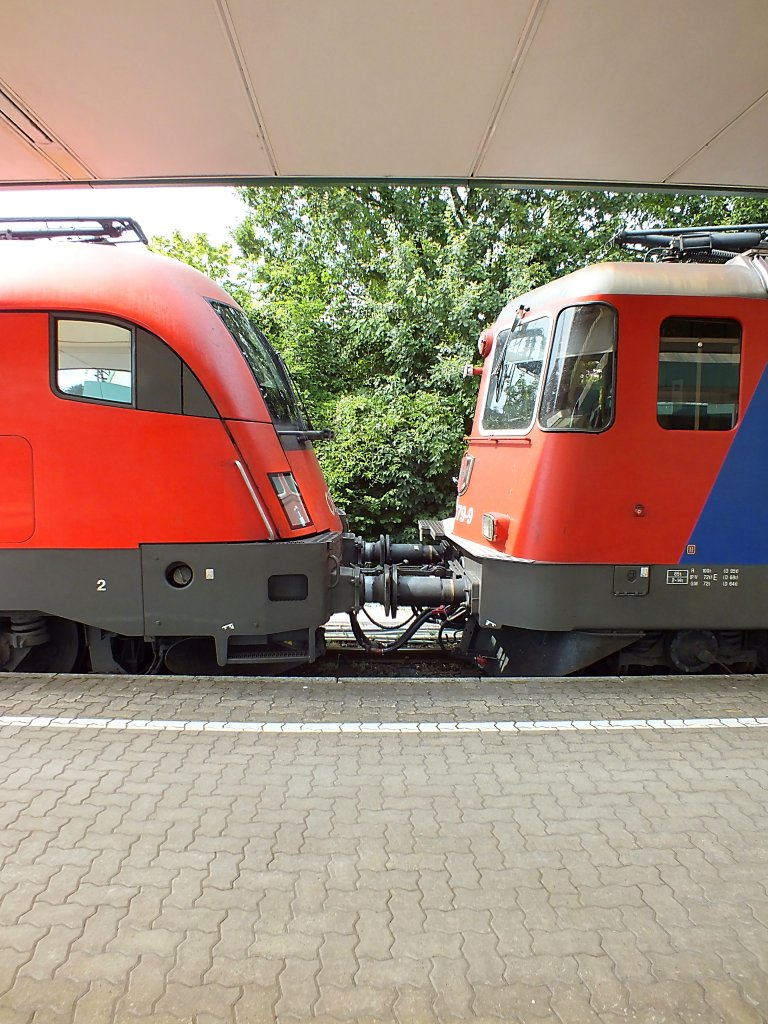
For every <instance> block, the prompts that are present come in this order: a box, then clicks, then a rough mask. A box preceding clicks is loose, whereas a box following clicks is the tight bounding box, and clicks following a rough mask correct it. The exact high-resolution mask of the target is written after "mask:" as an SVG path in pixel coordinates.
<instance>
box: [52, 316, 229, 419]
mask: <svg viewBox="0 0 768 1024" xmlns="http://www.w3.org/2000/svg"><path fill="white" fill-rule="evenodd" d="M53 352H54V367H53V383H54V388H55V390H56V391H57V393H58V394H59V395H60V396H61V397H63V398H72V399H75V400H79V401H85V402H103V403H104V404H105V405H126V406H131V407H133V408H135V409H143V410H145V411H146V412H166V413H175V414H177V415H184V416H203V417H206V418H209V419H212V418H216V417H217V416H218V414H217V412H216V409H215V407H214V405H213V402H212V401H211V399H210V398H209V397H208V395H207V393H206V391H205V389H204V388H203V386H202V385H201V384H200V382H199V380H198V379H197V377H196V376H195V375H194V373H193V372H192V371H191V370H190V368H189V367H188V366H187V365H186V363H184V362H183V360H182V359H181V358H180V357H179V356H178V355H177V354H176V352H174V351H173V349H172V348H171V347H170V346H169V345H166V344H165V342H163V341H161V339H160V338H158V337H156V336H155V335H154V334H150V332H149V331H145V330H143V329H142V328H141V327H135V326H133V325H132V324H128V323H116V322H114V321H108V320H98V319H94V318H93V317H83V318H82V319H75V318H74V317H72V318H70V317H56V318H54V320H53Z"/></svg>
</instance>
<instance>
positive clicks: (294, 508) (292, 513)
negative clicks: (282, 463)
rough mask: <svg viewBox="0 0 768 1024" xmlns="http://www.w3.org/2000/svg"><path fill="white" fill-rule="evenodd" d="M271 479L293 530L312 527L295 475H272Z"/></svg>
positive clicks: (270, 475)
mask: <svg viewBox="0 0 768 1024" xmlns="http://www.w3.org/2000/svg"><path fill="white" fill-rule="evenodd" d="M269 479H270V481H271V483H272V486H273V487H274V489H275V494H276V495H277V497H278V500H279V501H280V504H281V505H282V506H283V512H285V515H286V518H287V520H288V522H289V523H290V524H291V528H292V529H294V530H301V529H302V527H304V526H310V525H311V524H312V520H311V519H310V516H309V512H307V506H306V505H305V504H304V499H303V498H302V496H301V491H300V490H299V485H298V484H297V483H296V481H295V480H294V477H293V473H270V474H269Z"/></svg>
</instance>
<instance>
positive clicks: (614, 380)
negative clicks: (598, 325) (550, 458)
mask: <svg viewBox="0 0 768 1024" xmlns="http://www.w3.org/2000/svg"><path fill="white" fill-rule="evenodd" d="M585 306H604V307H605V308H606V309H609V310H611V312H612V313H613V323H614V336H613V367H612V372H611V387H612V394H613V401H612V403H611V418H610V420H609V421H608V423H606V424H605V426H603V427H600V428H599V429H598V430H591V429H590V428H588V427H557V426H552V427H548V426H545V425H544V424H543V423H542V422H541V403H542V401H543V398H544V387H545V386H546V382H547V378H548V377H549V369H550V366H551V363H552V359H553V356H554V353H555V338H556V337H557V325H558V323H559V321H560V317H561V316H562V315H563V313H565V312H566V311H567V310H569V309H583V308H584V307H585ZM618 362H619V311H618V309H617V308H616V306H614V305H613V304H612V303H611V302H606V301H605V300H604V299H594V300H591V301H587V302H572V303H569V304H568V305H567V306H563V307H562V308H561V309H559V310H558V311H557V316H556V317H555V325H554V329H553V331H552V336H551V338H550V339H549V348H548V350H547V361H546V370H545V372H544V373H542V386H541V388H540V390H539V398H538V402H537V407H536V423H537V426H538V428H539V430H541V431H542V432H543V433H545V434H594V435H598V434H604V433H605V432H606V430H610V429H611V427H612V426H613V425H614V423H615V422H616V405H617V397H618V396H617V384H618V379H619V378H618Z"/></svg>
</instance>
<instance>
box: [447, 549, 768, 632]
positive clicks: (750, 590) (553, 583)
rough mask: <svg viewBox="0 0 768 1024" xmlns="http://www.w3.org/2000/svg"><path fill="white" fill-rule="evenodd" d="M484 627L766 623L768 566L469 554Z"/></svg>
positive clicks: (725, 626)
mask: <svg viewBox="0 0 768 1024" xmlns="http://www.w3.org/2000/svg"><path fill="white" fill-rule="evenodd" d="M464 565H465V567H466V569H467V571H468V572H469V573H470V574H471V576H472V577H473V578H474V579H476V580H477V581H478V587H477V591H478V593H479V599H478V604H477V608H476V611H477V619H478V622H479V624H480V625H481V626H482V627H488V628H493V627H494V626H515V627H518V628H521V629H535V630H559V631H565V630H578V629H584V630H593V629H601V630H605V629H615V630H629V631H632V630H678V629H695V628H710V629H765V628H766V627H768V566H762V565H747V566H732V565H730V566H717V565H706V566H680V565H642V564H640V563H638V564H637V565H634V566H632V565H621V566H616V565H562V564H558V565H553V564H544V563H527V562H513V561H507V560H501V559H482V560H480V559H471V558H468V557H466V556H465V558H464Z"/></svg>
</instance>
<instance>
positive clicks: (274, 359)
mask: <svg viewBox="0 0 768 1024" xmlns="http://www.w3.org/2000/svg"><path fill="white" fill-rule="evenodd" d="M211 305H212V306H213V308H214V309H215V310H216V312H217V313H218V315H219V316H220V317H221V319H222V320H223V321H224V324H225V325H226V327H227V330H228V331H229V333H230V334H231V335H232V337H233V338H234V340H235V341H236V343H237V347H238V348H239V349H240V351H241V352H242V353H243V356H244V358H245V361H246V363H248V366H249V367H250V370H251V373H252V374H253V376H254V379H255V381H256V383H257V384H258V385H259V391H260V392H261V397H262V398H263V399H264V402H265V404H266V406H267V409H268V410H269V414H270V416H271V417H272V419H273V420H274V422H275V423H278V424H280V425H283V426H285V425H289V426H295V427H298V428H299V429H301V428H303V427H304V426H305V423H304V420H303V417H302V415H301V410H300V408H299V402H298V399H297V398H296V393H295V392H294V390H293V386H292V384H291V381H290V378H289V376H288V374H287V372H286V370H285V368H284V367H283V364H282V361H281V359H280V357H279V356H278V354H277V352H275V350H274V349H273V348H272V346H271V345H270V344H269V342H268V341H267V339H266V338H265V337H264V335H263V334H262V333H261V331H259V330H257V329H256V328H255V327H254V326H253V324H252V323H251V322H250V320H249V319H248V317H247V316H246V315H245V313H243V311H242V310H240V309H235V308H234V306H227V305H225V304H224V303H223V302H211Z"/></svg>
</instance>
